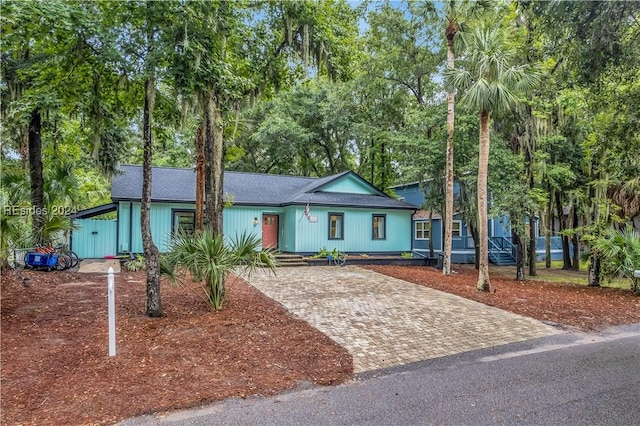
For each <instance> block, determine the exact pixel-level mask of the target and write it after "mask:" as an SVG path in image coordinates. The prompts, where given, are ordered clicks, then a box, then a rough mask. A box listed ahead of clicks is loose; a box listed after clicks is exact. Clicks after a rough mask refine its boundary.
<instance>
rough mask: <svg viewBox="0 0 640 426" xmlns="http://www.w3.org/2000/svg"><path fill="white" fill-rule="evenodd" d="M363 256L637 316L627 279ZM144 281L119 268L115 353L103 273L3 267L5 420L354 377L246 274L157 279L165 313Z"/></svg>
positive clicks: (521, 301)
mask: <svg viewBox="0 0 640 426" xmlns="http://www.w3.org/2000/svg"><path fill="white" fill-rule="evenodd" d="M369 268H370V269H373V270H376V271H378V272H381V273H384V274H388V275H392V276H394V277H398V278H402V279H405V280H407V281H411V282H415V283H418V284H420V285H426V286H429V287H432V288H436V289H440V290H444V291H447V292H450V293H454V294H458V295H460V296H462V297H467V298H470V299H473V300H477V301H480V302H483V303H487V304H489V305H492V306H496V307H499V308H502V309H506V310H509V311H512V312H516V313H519V314H522V315H527V316H530V317H533V318H537V319H540V320H543V321H547V322H552V323H555V324H558V325H559V326H561V327H566V328H574V327H575V328H578V329H581V330H599V329H602V328H605V327H608V326H612V325H620V324H627V323H636V322H640V297H637V296H633V295H632V294H631V292H629V291H624V290H613V289H599V288H587V287H581V286H576V285H565V284H558V283H545V282H539V281H535V282H534V281H526V282H515V281H513V280H511V279H510V278H508V277H503V276H500V275H498V274H493V275H492V277H491V279H492V292H490V293H478V292H477V291H476V290H475V280H476V277H477V275H476V272H475V270H473V269H472V268H468V267H456V268H455V269H456V273H455V274H453V275H452V276H450V277H443V276H442V274H441V272H440V271H437V270H435V269H434V268H429V267H406V266H405V267H398V266H371V267H369ZM144 287H145V284H144V273H141V272H137V273H128V272H123V273H121V274H119V275H116V301H117V312H116V319H117V330H118V333H117V355H116V356H115V357H109V356H108V316H107V291H106V277H105V276H104V275H100V274H78V273H71V272H49V273H47V272H34V271H23V270H18V271H7V272H3V275H2V293H1V299H0V303H1V328H2V330H1V331H2V335H1V337H2V340H1V350H2V354H1V355H2V365H1V389H0V390H1V395H0V397H1V407H0V408H1V412H2V417H1V423H2V424H3V425H5V424H6V425H17V424H23V425H36V424H37V425H54V424H55V425H59V424H111V423H114V422H117V421H119V420H123V419H125V418H128V417H131V416H135V415H140V414H144V413H152V412H161V411H167V410H171V409H176V408H187V407H197V406H201V405H203V404H205V403H208V402H212V401H217V400H222V399H225V398H229V397H241V398H242V397H246V396H249V395H271V394H274V393H277V392H281V391H284V390H287V389H291V388H293V387H295V386H296V385H298V384H299V383H301V382H311V383H316V384H321V385H332V384H338V383H343V382H345V381H347V380H349V379H350V378H352V375H353V366H352V360H351V356H350V355H349V354H348V353H347V352H346V350H344V349H343V348H341V347H339V346H337V345H336V344H335V343H334V342H333V341H332V340H330V339H329V338H327V337H326V336H324V335H323V334H321V333H320V332H318V331H317V330H315V329H314V328H312V327H310V326H309V325H307V324H306V323H305V322H303V321H301V320H299V319H296V318H295V317H292V316H291V315H289V314H288V313H287V312H286V311H285V310H284V308H283V307H282V306H280V305H279V304H277V303H275V302H274V301H272V300H270V299H268V298H266V297H265V296H263V295H262V294H261V293H260V292H258V291H256V290H255V289H253V288H252V287H250V286H248V285H247V284H245V283H244V282H242V281H235V282H234V283H233V284H230V285H229V289H228V294H229V298H228V301H227V302H226V305H225V308H224V310H223V311H221V312H212V311H211V310H210V309H209V308H208V306H207V304H206V302H205V300H204V299H203V293H202V291H201V289H200V288H199V287H198V285H197V284H192V285H191V286H190V287H172V286H170V285H168V284H167V285H165V284H163V287H162V298H163V306H164V310H165V314H166V316H165V317H164V318H161V319H150V318H147V317H146V316H145V315H144V297H145V296H144V294H145V292H144Z"/></svg>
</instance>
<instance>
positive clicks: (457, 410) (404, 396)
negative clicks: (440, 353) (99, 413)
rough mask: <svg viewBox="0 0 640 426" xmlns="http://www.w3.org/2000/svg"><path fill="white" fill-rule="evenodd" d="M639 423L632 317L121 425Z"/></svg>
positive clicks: (639, 374)
mask: <svg viewBox="0 0 640 426" xmlns="http://www.w3.org/2000/svg"><path fill="white" fill-rule="evenodd" d="M495 424H509V425H516V424H517V425H581V426H583V425H624V426H630V425H640V324H636V325H633V326H627V327H620V328H616V329H612V330H610V331H608V332H607V333H601V334H589V335H584V334H562V335H554V336H549V337H545V338H541V339H535V340H530V341H527V342H520V343H514V344H509V345H504V346H498V347H494V348H489V349H483V350H478V351H473V352H466V353H463V354H458V355H453V356H448V357H443V358H437V359H432V360H429V361H424V362H419V363H414V364H409V365H404V366H400V367H394V368H391V369H386V370H378V371H374V372H370V373H366V374H364V375H360V376H358V377H357V378H356V380H354V381H353V382H350V383H347V384H344V385H341V386H336V387H316V386H310V385H305V384H301V386H300V388H298V389H296V390H294V391H292V392H289V393H285V394H280V395H277V396H274V397H270V398H249V399H231V400H227V401H224V402H221V403H216V404H213V405H211V406H208V407H205V408H202V409H199V410H188V411H180V412H174V413H171V414H169V415H165V416H162V417H159V416H145V417H140V418H136V419H130V420H128V421H126V422H123V423H122V425H385V426H387V425H495Z"/></svg>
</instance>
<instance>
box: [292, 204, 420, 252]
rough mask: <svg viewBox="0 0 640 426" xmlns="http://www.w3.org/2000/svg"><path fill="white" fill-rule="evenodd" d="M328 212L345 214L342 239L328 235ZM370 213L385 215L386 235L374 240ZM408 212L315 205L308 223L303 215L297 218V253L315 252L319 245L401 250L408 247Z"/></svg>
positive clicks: (347, 249)
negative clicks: (313, 219) (313, 218)
mask: <svg viewBox="0 0 640 426" xmlns="http://www.w3.org/2000/svg"><path fill="white" fill-rule="evenodd" d="M294 212H295V217H297V218H298V219H299V218H300V217H302V216H303V212H304V208H303V207H300V208H296V209H294ZM329 212H331V213H343V214H344V239H342V240H331V239H329ZM373 214H385V215H386V237H387V238H386V239H385V240H374V239H373V238H372V233H373V218H372V215H373ZM411 214H412V211H407V210H402V211H400V210H374V211H370V210H362V209H353V208H351V209H340V208H326V207H317V206H314V207H313V208H312V209H311V216H315V217H317V218H318V222H317V223H311V222H309V221H308V220H307V219H306V218H303V219H302V220H300V221H297V219H296V230H297V232H296V239H295V249H294V250H292V251H295V252H299V253H316V252H317V251H318V250H319V249H320V248H321V247H325V248H326V249H328V250H333V249H334V248H336V249H338V250H340V251H344V252H348V253H382V252H403V251H410V250H411Z"/></svg>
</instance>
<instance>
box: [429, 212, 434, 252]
mask: <svg viewBox="0 0 640 426" xmlns="http://www.w3.org/2000/svg"><path fill="white" fill-rule="evenodd" d="M429 257H431V258H433V210H429Z"/></svg>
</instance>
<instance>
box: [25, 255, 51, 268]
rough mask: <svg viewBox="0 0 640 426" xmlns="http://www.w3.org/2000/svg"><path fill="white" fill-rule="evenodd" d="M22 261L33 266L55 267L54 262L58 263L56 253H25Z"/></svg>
mask: <svg viewBox="0 0 640 426" xmlns="http://www.w3.org/2000/svg"><path fill="white" fill-rule="evenodd" d="M24 263H25V264H27V265H28V266H33V267H34V268H55V266H56V263H58V255H57V254H43V253H27V256H26V258H25V261H24Z"/></svg>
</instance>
